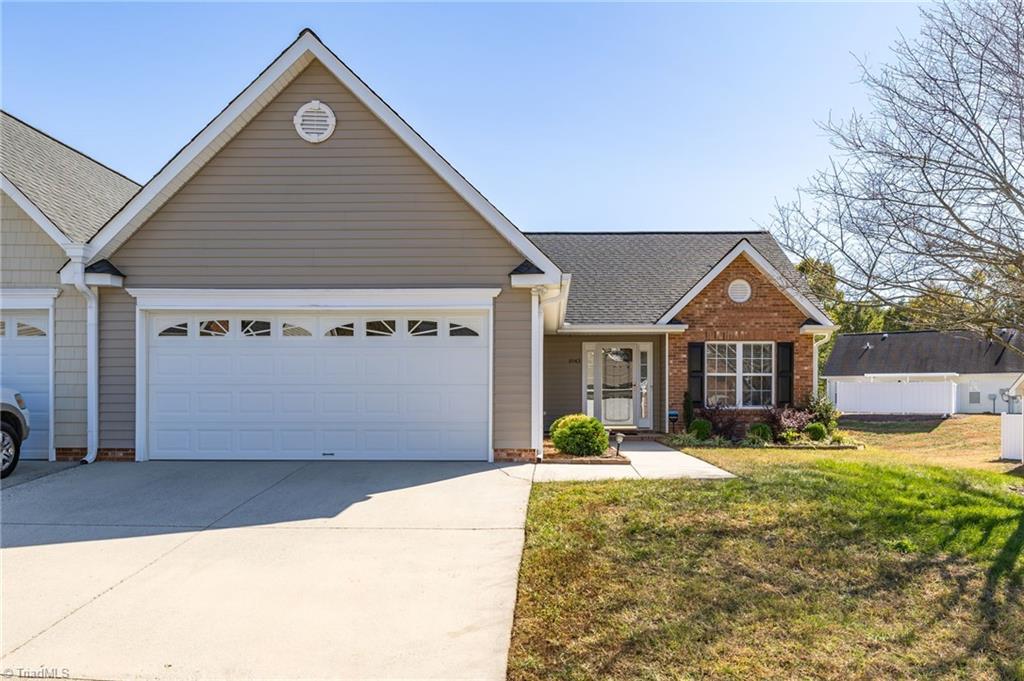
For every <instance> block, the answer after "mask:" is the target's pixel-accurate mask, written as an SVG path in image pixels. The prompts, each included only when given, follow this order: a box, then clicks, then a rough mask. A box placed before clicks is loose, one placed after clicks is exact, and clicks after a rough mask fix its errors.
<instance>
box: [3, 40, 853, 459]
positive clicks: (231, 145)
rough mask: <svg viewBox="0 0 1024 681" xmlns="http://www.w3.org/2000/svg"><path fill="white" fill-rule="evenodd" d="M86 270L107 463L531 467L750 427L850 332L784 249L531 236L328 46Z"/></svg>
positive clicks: (266, 78)
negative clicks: (573, 431) (696, 419)
mask: <svg viewBox="0 0 1024 681" xmlns="http://www.w3.org/2000/svg"><path fill="white" fill-rule="evenodd" d="M4 229H5V230H6V229H7V227H6V225H5V227H4ZM5 234H6V232H5ZM69 256H70V261H69V262H68V263H67V264H66V265H65V266H64V267H63V268H61V276H62V277H63V280H65V281H79V280H81V279H83V278H84V279H88V277H89V276H90V274H89V273H90V270H91V269H94V268H97V267H102V268H103V270H104V271H105V272H107V274H106V275H105V276H106V279H105V280H104V281H102V282H98V281H97V282H96V286H97V288H96V290H97V291H98V305H97V309H98V322H99V323H98V326H97V327H95V328H93V329H89V328H88V327H87V328H86V329H85V330H86V332H87V334H86V335H87V336H88V337H89V338H90V339H92V340H91V341H90V343H89V344H88V347H89V349H90V350H89V351H88V352H87V353H86V354H87V357H89V358H91V360H92V361H93V362H94V365H90V366H95V367H96V371H95V372H89V376H90V378H93V377H94V378H95V380H96V383H97V385H98V388H97V390H98V399H97V400H95V401H94V402H93V401H88V403H89V404H90V405H94V408H95V409H96V410H97V418H98V423H97V428H96V432H97V433H98V440H97V441H96V442H95V443H92V444H90V448H89V454H90V456H95V455H99V456H100V457H104V458H128V459H135V460H148V459H183V458H186V459H202V458H213V459H232V458H246V459H251V458H268V459H270V458H274V459H277V458H301V459H310V458H313V459H321V458H333V459H344V458H360V459H366V458H371V459H372V458H381V459H384V458H402V459H476V460H487V459H493V460H514V459H517V458H532V457H533V456H535V454H536V453H537V452H539V451H541V449H542V438H543V429H544V425H545V423H548V422H550V421H551V420H552V419H554V418H555V417H557V416H560V415H562V414H563V413H567V412H577V411H587V412H589V413H592V414H594V415H595V416H597V417H599V418H601V419H602V420H603V421H604V422H605V423H606V424H608V425H609V426H610V427H614V428H622V429H636V430H652V431H659V430H664V429H666V428H667V427H668V418H669V411H670V410H676V411H681V410H682V408H683V400H684V396H685V395H687V394H688V395H689V399H691V400H693V401H694V403H696V404H698V405H700V404H703V403H704V402H705V401H706V402H708V403H716V404H723V405H728V406H729V407H730V408H735V409H737V410H738V411H739V413H740V415H741V416H742V417H743V418H745V419H747V420H752V419H756V418H758V417H759V415H760V414H761V413H762V408H763V406H765V405H770V404H788V403H799V402H803V401H804V400H806V399H807V397H808V396H809V395H810V393H811V391H812V390H813V387H814V386H815V385H816V383H817V381H816V378H817V377H816V375H815V370H816V366H817V362H816V353H817V347H818V345H820V343H821V342H823V341H824V340H826V339H827V338H828V337H829V335H830V334H831V332H832V331H833V330H834V328H835V327H834V326H833V325H832V324H831V322H830V321H829V319H828V318H827V316H826V315H825V313H824V312H823V311H822V310H821V306H820V305H819V304H818V303H817V302H816V301H815V300H814V298H813V296H812V294H811V293H810V291H809V290H808V288H807V285H806V283H805V282H804V281H803V279H802V278H801V277H800V276H799V275H798V274H797V273H796V271H795V269H794V268H793V266H792V264H791V263H790V262H789V260H788V259H787V258H786V257H785V256H784V254H783V253H782V251H781V250H780V248H779V246H778V245H777V244H776V243H775V241H774V240H773V239H772V238H771V237H770V236H769V235H768V234H766V233H761V232H753V233H706V234H700V233H683V234H649V233H637V234H606V233H602V234H532V235H524V234H523V233H522V232H520V231H519V230H518V229H517V228H516V227H515V226H514V225H513V224H512V223H511V222H509V220H508V219H507V218H506V217H505V216H504V215H502V214H501V213H500V212H499V211H498V210H497V209H496V208H495V207H494V206H492V205H491V204H490V203H489V202H488V201H487V200H486V199H485V198H484V197H483V196H482V195H481V194H480V193H479V192H478V191H477V190H476V189H475V188H474V187H473V186H472V185H471V184H469V182H468V181H467V180H466V179H465V178H463V177H462V176H461V175H460V174H459V173H457V172H456V171H455V170H454V169H453V168H452V167H451V166H450V165H449V164H448V163H447V161H445V160H444V159H443V158H442V157H441V156H440V155H439V154H438V153H437V152H436V151H435V150H434V149H433V148H432V147H431V146H430V145H428V144H427V143H426V142H425V141H424V140H423V139H422V138H421V137H420V136H419V135H418V134H417V133H416V132H415V131H413V130H412V129H411V128H410V127H409V125H408V124H407V123H406V122H405V121H404V120H402V119H401V118H400V117H399V116H398V115H397V114H396V113H395V112H394V111H393V110H391V109H390V108H389V107H388V106H387V105H386V104H385V103H384V102H383V101H382V100H381V99H380V98H379V97H378V96H377V95H376V94H375V93H374V92H373V91H372V90H371V89H370V88H369V87H367V85H366V84H365V83H364V82H363V81H361V80H360V79H359V78H358V77H357V76H356V75H355V74H353V73H352V72H351V71H350V70H349V69H348V67H346V66H345V64H343V63H342V62H341V61H340V60H339V59H338V58H337V57H336V56H335V55H334V54H333V53H332V52H330V51H329V50H328V49H327V48H326V47H325V46H324V45H323V44H322V43H321V42H320V40H319V39H318V38H317V37H316V35H315V34H313V33H312V32H311V31H309V30H304V31H303V32H302V33H301V34H300V35H299V37H298V39H297V40H296V41H295V42H294V43H292V44H291V45H290V46H289V47H288V48H287V49H286V50H285V51H284V52H283V53H282V54H281V55H280V56H279V57H278V58H277V59H276V60H275V61H274V62H273V63H272V64H271V65H270V66H269V67H267V68H266V69H265V70H264V71H263V72H262V73H261V74H260V75H259V77H257V79H256V80H255V81H253V82H252V83H251V84H250V85H249V86H248V87H247V88H246V89H245V90H244V91H243V92H242V93H241V94H239V95H238V96H237V97H236V98H235V99H234V100H232V101H231V103H230V104H229V105H228V106H227V107H226V108H225V109H224V110H223V111H222V112H221V113H220V114H218V116H217V117H216V118H215V119H214V120H213V121H211V122H210V123H209V124H208V125H207V126H206V127H205V128H204V129H203V130H202V131H200V133H199V134H198V135H197V136H196V137H195V138H193V139H192V141H190V142H189V143H188V144H187V145H186V146H185V147H184V148H183V149H182V150H181V151H180V152H178V154H177V155H176V156H175V157H174V158H172V159H171V160H170V161H169V162H168V163H167V165H166V166H164V168H162V169H161V170H160V172H159V173H157V174H156V175H155V176H154V177H153V178H152V179H151V180H150V181H149V182H148V183H147V184H146V185H145V186H144V187H142V189H141V190H140V191H138V193H136V194H134V195H133V196H131V198H130V200H128V201H127V203H125V204H124V205H123V206H122V207H121V208H120V209H119V210H117V211H116V213H115V214H114V215H113V216H111V217H110V219H109V220H107V221H106V224H105V225H103V226H102V228H101V229H99V231H98V232H96V233H95V235H93V236H92V238H91V239H89V241H88V243H87V244H86V245H85V246H84V247H83V248H82V249H81V252H80V253H77V254H76V255H71V254H70V253H69ZM93 276H97V275H93ZM100 284H102V285H100ZM80 328H81V327H80ZM56 455H57V456H58V457H59V458H66V457H69V456H77V455H79V452H78V450H77V449H76V448H75V447H74V446H70V445H69V447H68V448H67V449H66V448H64V447H62V446H61V444H58V445H57V450H56Z"/></svg>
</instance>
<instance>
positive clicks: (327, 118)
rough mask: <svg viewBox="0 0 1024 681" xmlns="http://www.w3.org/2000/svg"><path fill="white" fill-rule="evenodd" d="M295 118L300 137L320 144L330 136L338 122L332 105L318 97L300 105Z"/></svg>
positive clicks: (296, 129)
mask: <svg viewBox="0 0 1024 681" xmlns="http://www.w3.org/2000/svg"><path fill="white" fill-rule="evenodd" d="M293 120H294V122H295V131H296V132H298V133H299V137H301V138H302V139H304V140H306V141H307V142H310V143H312V144H318V143H320V142H323V141H324V140H325V139H327V138H328V137H330V136H331V133H333V132H334V126H335V124H336V122H337V120H336V119H335V118H334V112H333V111H331V107H329V106H327V105H326V104H324V103H323V102H321V101H320V100H317V99H314V100H313V101H312V102H309V103H308V104H303V105H302V106H300V107H299V110H298V111H296V112H295V118H294V119H293Z"/></svg>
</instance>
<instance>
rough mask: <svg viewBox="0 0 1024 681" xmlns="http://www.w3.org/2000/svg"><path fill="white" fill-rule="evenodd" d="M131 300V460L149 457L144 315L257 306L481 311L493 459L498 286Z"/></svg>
mask: <svg viewBox="0 0 1024 681" xmlns="http://www.w3.org/2000/svg"><path fill="white" fill-rule="evenodd" d="M127 291H128V293H129V294H130V295H132V296H134V297H135V298H136V303H137V307H136V316H135V362H136V364H135V365H136V372H135V459H136V461H146V460H148V459H149V452H148V443H149V432H148V429H149V416H150V414H149V404H148V394H149V355H150V352H149V342H148V337H149V335H150V323H149V319H150V318H151V317H152V316H153V315H155V314H158V313H159V312H161V311H170V310H181V311H183V312H184V311H186V310H188V311H189V312H190V313H191V312H194V311H197V310H202V311H215V310H223V311H240V310H260V311H263V312H266V313H268V314H270V313H276V314H278V315H280V314H281V313H290V312H294V313H300V314H301V313H306V314H308V313H310V312H318V313H329V312H335V311H336V312H344V313H347V314H348V315H350V316H364V317H365V316H366V315H372V314H373V313H375V312H377V311H383V310H406V311H414V310H433V311H436V312H440V313H451V316H452V317H457V316H458V315H459V313H460V312H466V311H470V310H475V311H478V312H483V313H484V315H482V318H483V319H482V321H483V322H484V324H485V325H486V333H487V364H488V366H487V445H486V446H487V452H486V456H487V460H488V461H493V459H494V443H493V432H494V405H493V401H494V298H495V297H496V296H497V295H498V294H499V293H500V292H501V289H499V288H486V289H484V288H474V289H460V288H453V289H331V290H327V289H303V290H295V289H288V290H281V289H274V290H267V289H255V290H251V289H232V290H228V289H222V290H216V289H127Z"/></svg>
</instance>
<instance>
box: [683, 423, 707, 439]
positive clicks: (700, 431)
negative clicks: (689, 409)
mask: <svg viewBox="0 0 1024 681" xmlns="http://www.w3.org/2000/svg"><path fill="white" fill-rule="evenodd" d="M687 432H688V433H689V434H690V435H693V436H694V437H695V438H697V439H698V440H707V439H708V438H710V437H711V421H708V420H707V419H694V420H693V422H692V423H690V427H689V429H688V430H687Z"/></svg>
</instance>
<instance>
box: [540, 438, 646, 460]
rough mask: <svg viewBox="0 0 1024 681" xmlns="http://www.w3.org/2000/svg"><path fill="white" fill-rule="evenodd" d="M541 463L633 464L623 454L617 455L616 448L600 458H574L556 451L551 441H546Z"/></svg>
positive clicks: (609, 449)
mask: <svg viewBox="0 0 1024 681" xmlns="http://www.w3.org/2000/svg"><path fill="white" fill-rule="evenodd" d="M540 463H580V464H612V465H627V466H628V465H629V464H630V463H631V462H630V460H629V459H628V458H626V457H625V456H622V455H621V454H620V455H616V454H615V447H609V448H608V449H607V450H605V452H604V454H601V455H600V456H573V455H571V454H563V453H562V452H560V451H558V450H557V449H555V445H554V444H552V442H551V440H544V458H543V459H541V460H540Z"/></svg>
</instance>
